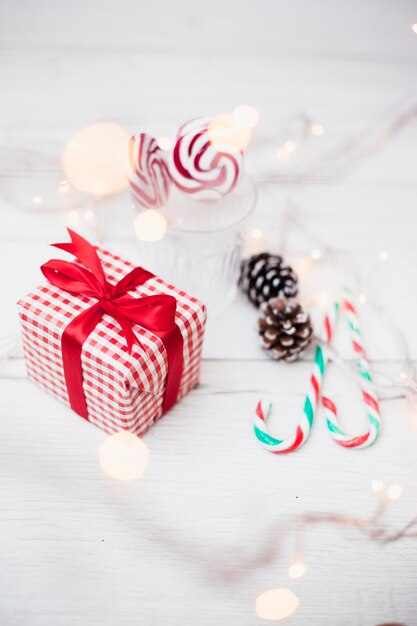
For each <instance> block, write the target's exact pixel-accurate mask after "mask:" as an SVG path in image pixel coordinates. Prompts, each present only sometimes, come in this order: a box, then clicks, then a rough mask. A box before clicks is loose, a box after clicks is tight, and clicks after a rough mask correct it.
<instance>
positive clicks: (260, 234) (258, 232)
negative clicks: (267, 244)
mask: <svg viewBox="0 0 417 626" xmlns="http://www.w3.org/2000/svg"><path fill="white" fill-rule="evenodd" d="M251 234H252V237H253V238H254V239H262V237H263V232H262V231H261V229H260V228H253V229H252V233H251Z"/></svg>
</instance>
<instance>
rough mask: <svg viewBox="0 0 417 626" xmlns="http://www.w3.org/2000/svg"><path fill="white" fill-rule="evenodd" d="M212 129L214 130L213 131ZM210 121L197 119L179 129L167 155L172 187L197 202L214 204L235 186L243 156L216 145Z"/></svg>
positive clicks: (231, 147) (239, 152)
mask: <svg viewBox="0 0 417 626" xmlns="http://www.w3.org/2000/svg"><path fill="white" fill-rule="evenodd" d="M213 129H214V130H213ZM215 135H216V130H215V124H214V125H213V120H211V119H209V118H198V119H195V120H191V121H190V122H187V123H186V124H184V125H183V126H181V127H180V129H179V131H178V134H177V138H176V141H175V145H174V148H173V149H172V150H171V151H170V153H169V154H168V168H169V173H170V175H171V179H172V181H173V183H174V184H175V185H176V187H178V189H180V190H181V191H183V192H185V193H189V194H192V195H193V197H194V198H196V199H198V200H217V199H219V198H221V197H223V196H225V195H226V194H228V193H229V192H230V191H232V189H233V188H234V187H235V186H236V184H237V182H238V180H239V178H240V175H241V174H242V171H243V155H242V152H241V150H239V149H238V148H236V149H233V145H232V144H229V146H230V149H229V146H228V147H227V150H226V149H222V147H221V143H220V141H216V137H215Z"/></svg>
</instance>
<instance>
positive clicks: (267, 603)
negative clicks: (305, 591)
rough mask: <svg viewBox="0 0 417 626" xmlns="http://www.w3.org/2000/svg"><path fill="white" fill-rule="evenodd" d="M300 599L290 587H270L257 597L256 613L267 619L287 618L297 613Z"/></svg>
mask: <svg viewBox="0 0 417 626" xmlns="http://www.w3.org/2000/svg"><path fill="white" fill-rule="evenodd" d="M299 605H300V600H299V599H298V598H297V596H296V595H295V593H293V592H292V591H291V590H290V589H284V588H277V589H269V590H268V591H264V592H263V593H261V594H259V596H258V597H257V598H256V603H255V606H256V615H257V616H258V617H261V618H262V619H266V620H280V619H285V618H287V617H289V616H290V615H292V614H293V613H295V611H296V610H297V609H298V607H299Z"/></svg>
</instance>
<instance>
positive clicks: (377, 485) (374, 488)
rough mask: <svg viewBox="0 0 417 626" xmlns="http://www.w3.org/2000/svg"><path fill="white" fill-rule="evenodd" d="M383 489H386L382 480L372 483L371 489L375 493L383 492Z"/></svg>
mask: <svg viewBox="0 0 417 626" xmlns="http://www.w3.org/2000/svg"><path fill="white" fill-rule="evenodd" d="M383 488H384V483H383V482H382V480H379V478H375V479H374V480H373V481H372V482H371V489H372V491H373V492H374V493H379V492H381V491H382V489H383Z"/></svg>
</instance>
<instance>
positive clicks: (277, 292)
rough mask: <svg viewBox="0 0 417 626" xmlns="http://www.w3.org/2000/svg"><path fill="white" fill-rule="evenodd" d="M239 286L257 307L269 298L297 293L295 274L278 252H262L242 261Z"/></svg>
mask: <svg viewBox="0 0 417 626" xmlns="http://www.w3.org/2000/svg"><path fill="white" fill-rule="evenodd" d="M239 287H240V288H241V289H242V291H243V292H244V293H246V294H247V296H248V298H249V300H250V301H251V302H252V303H253V304H254V305H255V306H257V307H259V305H260V304H262V302H267V301H268V300H270V299H271V298H281V297H283V296H285V297H286V298H293V297H294V296H296V295H297V291H298V286H297V275H296V273H295V272H294V270H293V269H292V267H290V266H289V265H288V264H287V263H286V262H285V261H284V259H283V258H282V256H280V255H279V254H270V253H269V252H262V253H261V254H255V255H253V256H251V257H250V258H249V259H245V260H244V261H242V265H241V268H240V278H239Z"/></svg>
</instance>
